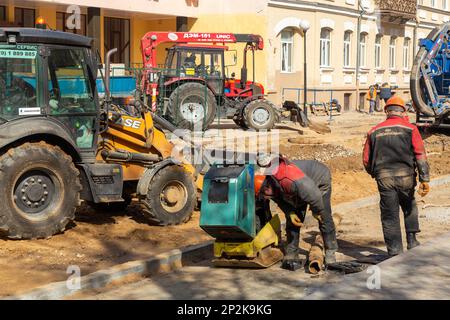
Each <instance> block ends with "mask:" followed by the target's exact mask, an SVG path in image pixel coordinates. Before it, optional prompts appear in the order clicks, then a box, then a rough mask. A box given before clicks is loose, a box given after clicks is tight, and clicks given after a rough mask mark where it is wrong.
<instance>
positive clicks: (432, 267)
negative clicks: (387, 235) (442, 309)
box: [305, 233, 450, 300]
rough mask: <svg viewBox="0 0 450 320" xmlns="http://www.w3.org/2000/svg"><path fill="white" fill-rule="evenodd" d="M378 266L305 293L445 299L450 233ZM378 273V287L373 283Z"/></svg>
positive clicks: (448, 281) (329, 296)
mask: <svg viewBox="0 0 450 320" xmlns="http://www.w3.org/2000/svg"><path fill="white" fill-rule="evenodd" d="M378 267H379V269H378V270H377V269H369V270H366V272H361V273H357V274H352V275H349V276H346V277H345V279H344V280H343V281H341V282H338V283H333V284H327V285H325V286H323V287H321V288H318V289H316V290H315V292H313V293H312V294H310V295H308V296H306V297H305V299H308V300H318V299H319V300H323V299H389V300H392V299H395V300H399V299H401V300H403V299H449V298H450V233H448V234H445V235H443V236H440V237H437V238H435V239H433V240H431V241H429V242H427V243H425V244H423V245H421V246H419V247H417V248H414V249H413V250H410V251H408V252H405V253H404V254H402V255H400V256H397V257H394V258H392V259H389V260H386V261H384V262H382V263H380V264H378ZM375 273H378V274H379V276H380V277H379V284H380V286H381V287H380V289H372V290H370V289H368V286H367V282H369V285H372V287H374V285H376V281H377V279H376V278H375V277H376V274H375Z"/></svg>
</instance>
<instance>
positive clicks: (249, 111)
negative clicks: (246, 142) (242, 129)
mask: <svg viewBox="0 0 450 320" xmlns="http://www.w3.org/2000/svg"><path fill="white" fill-rule="evenodd" d="M275 120H276V113H275V110H274V108H273V107H272V104H271V103H270V102H269V101H267V100H265V99H257V100H254V101H252V102H250V103H249V104H248V105H246V106H245V108H244V121H245V125H246V127H248V128H250V129H254V130H257V131H259V130H271V129H273V127H274V126H275Z"/></svg>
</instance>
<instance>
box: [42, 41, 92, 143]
mask: <svg viewBox="0 0 450 320" xmlns="http://www.w3.org/2000/svg"><path fill="white" fill-rule="evenodd" d="M48 91H49V101H48V104H49V107H50V113H51V114H52V115H54V116H57V117H58V119H59V121H61V122H62V123H64V125H65V126H66V127H67V129H68V130H69V131H70V132H71V133H72V135H73V136H74V139H75V141H76V143H77V145H78V147H80V148H92V146H93V143H94V132H95V118H96V116H95V112H96V105H95V100H94V94H93V91H94V90H93V88H92V87H91V83H90V81H89V73H88V71H87V61H86V56H85V52H84V50H83V49H59V48H52V49H51V51H50V56H49V57H48Z"/></svg>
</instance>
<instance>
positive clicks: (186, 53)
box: [164, 45, 227, 96]
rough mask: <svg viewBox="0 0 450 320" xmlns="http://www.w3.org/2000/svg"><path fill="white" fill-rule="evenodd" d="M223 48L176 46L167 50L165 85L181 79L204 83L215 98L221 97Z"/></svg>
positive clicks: (223, 77) (223, 71)
mask: <svg viewBox="0 0 450 320" xmlns="http://www.w3.org/2000/svg"><path fill="white" fill-rule="evenodd" d="M226 49H227V48H226V47H224V46H211V45H205V46H199V45H196V46H192V45H190V46H189V45H177V46H173V47H172V48H170V49H168V54H167V58H166V63H165V71H164V76H165V77H166V79H165V81H164V82H165V83H166V84H167V83H171V82H173V81H179V80H183V79H189V80H194V79H199V80H201V81H205V82H206V83H207V85H208V87H209V88H210V89H211V90H212V91H213V92H214V94H215V95H216V96H221V95H223V92H224V91H223V90H224V81H225V68H224V51H225V50H226Z"/></svg>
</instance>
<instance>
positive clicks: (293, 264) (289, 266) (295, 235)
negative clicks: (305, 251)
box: [281, 228, 303, 271]
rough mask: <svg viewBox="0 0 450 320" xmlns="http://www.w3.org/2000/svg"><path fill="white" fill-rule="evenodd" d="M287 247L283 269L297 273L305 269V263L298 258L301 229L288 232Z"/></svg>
mask: <svg viewBox="0 0 450 320" xmlns="http://www.w3.org/2000/svg"><path fill="white" fill-rule="evenodd" d="M286 237H287V245H286V250H285V251H286V253H285V255H284V258H283V262H282V264H281V268H283V269H286V270H289V271H295V270H298V269H300V268H301V267H303V262H302V260H301V259H299V258H298V254H299V249H298V245H299V241H300V229H299V228H295V229H294V230H286Z"/></svg>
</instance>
